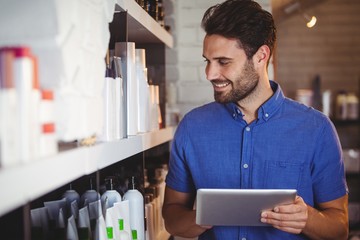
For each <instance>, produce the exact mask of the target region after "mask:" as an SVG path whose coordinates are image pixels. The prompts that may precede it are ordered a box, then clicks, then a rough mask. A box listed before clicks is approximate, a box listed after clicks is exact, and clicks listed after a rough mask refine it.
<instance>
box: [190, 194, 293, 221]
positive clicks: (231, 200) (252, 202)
mask: <svg viewBox="0 0 360 240" xmlns="http://www.w3.org/2000/svg"><path fill="white" fill-rule="evenodd" d="M296 193H297V192H296V190H294V189H198V190H197V197H196V223H197V224H199V225H210V226H268V224H265V223H262V222H261V221H260V218H261V217H260V215H261V212H262V211H264V210H268V209H273V208H274V207H275V206H277V205H280V204H290V203H293V202H294V200H295V197H296Z"/></svg>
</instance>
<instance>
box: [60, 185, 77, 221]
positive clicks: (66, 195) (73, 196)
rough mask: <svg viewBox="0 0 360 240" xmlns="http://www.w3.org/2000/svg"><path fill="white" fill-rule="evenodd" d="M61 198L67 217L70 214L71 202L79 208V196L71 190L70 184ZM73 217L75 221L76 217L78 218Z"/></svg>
mask: <svg viewBox="0 0 360 240" xmlns="http://www.w3.org/2000/svg"><path fill="white" fill-rule="evenodd" d="M63 198H65V199H66V211H67V215H68V216H69V217H70V215H71V212H72V211H71V203H72V202H73V201H76V203H77V206H79V204H80V195H79V193H77V192H76V191H75V190H74V189H72V184H71V183H70V185H69V189H68V190H66V191H65V192H64V194H63ZM74 217H75V219H77V217H78V216H77V214H76V215H75V216H74Z"/></svg>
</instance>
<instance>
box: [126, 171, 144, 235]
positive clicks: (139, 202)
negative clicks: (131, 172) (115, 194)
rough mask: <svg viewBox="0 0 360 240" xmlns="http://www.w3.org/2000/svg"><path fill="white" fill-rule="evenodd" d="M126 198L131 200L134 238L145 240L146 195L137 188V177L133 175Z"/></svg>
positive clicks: (131, 221)
mask: <svg viewBox="0 0 360 240" xmlns="http://www.w3.org/2000/svg"><path fill="white" fill-rule="evenodd" d="M124 200H129V205H130V227H131V231H132V235H133V239H134V237H135V236H137V238H136V239H138V240H145V216H144V197H143V195H142V194H141V193H140V192H139V191H138V190H137V189H136V184H135V177H134V176H132V177H131V181H130V183H129V190H128V191H127V192H126V193H125V194H124Z"/></svg>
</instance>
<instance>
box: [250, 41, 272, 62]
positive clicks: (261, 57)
mask: <svg viewBox="0 0 360 240" xmlns="http://www.w3.org/2000/svg"><path fill="white" fill-rule="evenodd" d="M269 58H270V48H269V47H268V46H267V45H262V46H261V47H259V49H258V50H257V52H256V53H255V55H254V58H253V59H254V64H258V65H263V64H264V65H265V66H266V65H267V62H268V60H269Z"/></svg>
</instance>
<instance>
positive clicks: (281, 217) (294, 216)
mask: <svg viewBox="0 0 360 240" xmlns="http://www.w3.org/2000/svg"><path fill="white" fill-rule="evenodd" d="M306 216H307V215H306V214H304V213H303V212H300V213H291V214H287V213H275V212H263V213H262V214H261V218H265V219H269V220H276V221H291V222H302V221H304V222H305V221H306V219H307V217H306Z"/></svg>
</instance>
